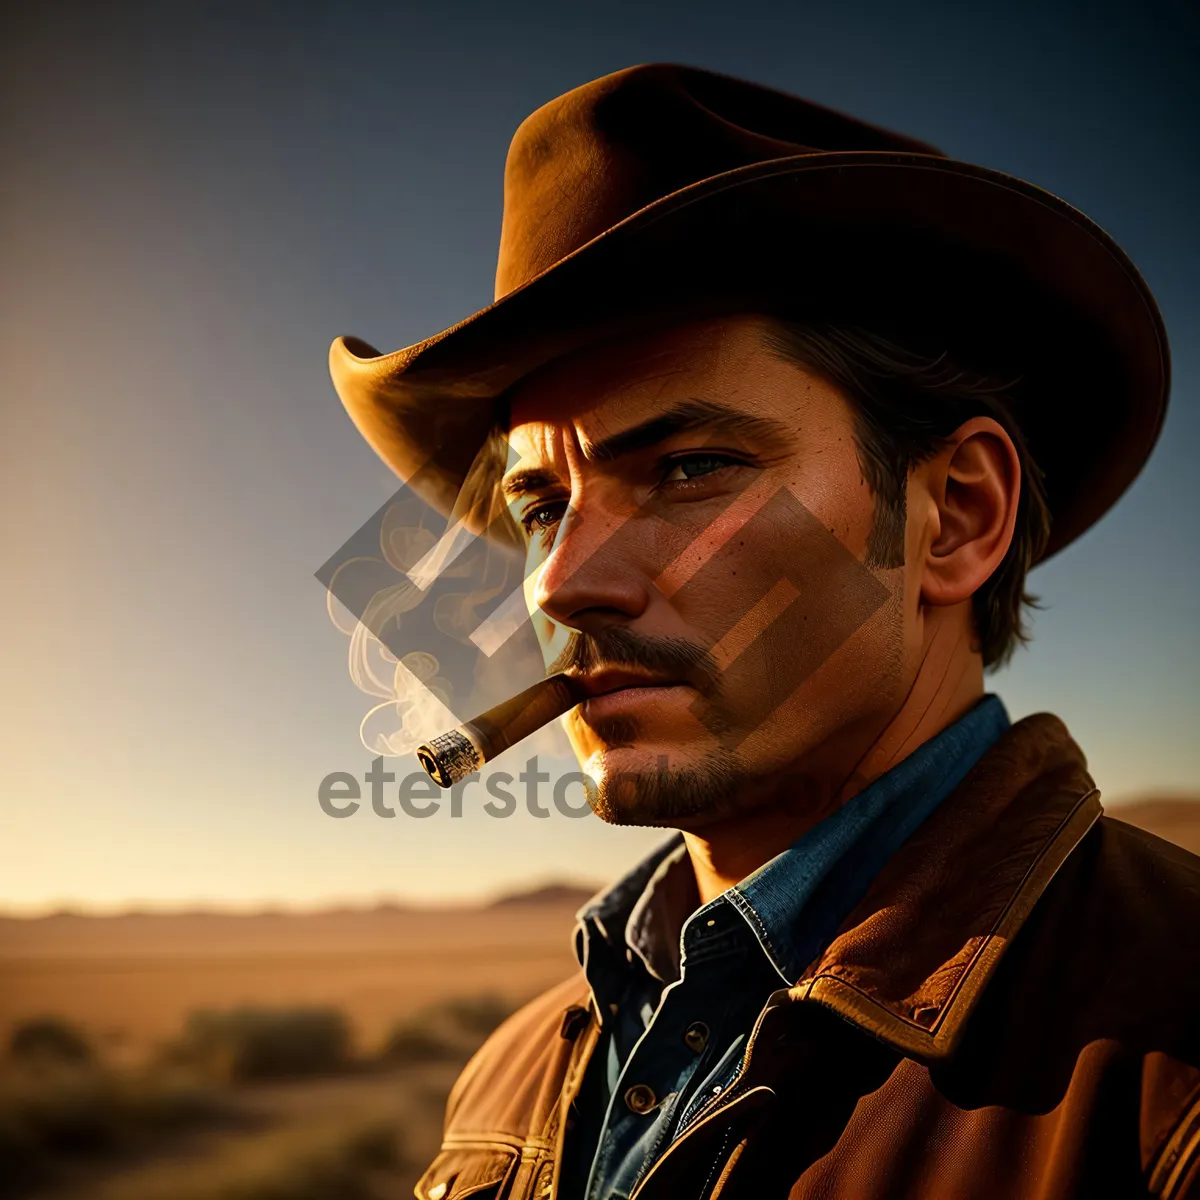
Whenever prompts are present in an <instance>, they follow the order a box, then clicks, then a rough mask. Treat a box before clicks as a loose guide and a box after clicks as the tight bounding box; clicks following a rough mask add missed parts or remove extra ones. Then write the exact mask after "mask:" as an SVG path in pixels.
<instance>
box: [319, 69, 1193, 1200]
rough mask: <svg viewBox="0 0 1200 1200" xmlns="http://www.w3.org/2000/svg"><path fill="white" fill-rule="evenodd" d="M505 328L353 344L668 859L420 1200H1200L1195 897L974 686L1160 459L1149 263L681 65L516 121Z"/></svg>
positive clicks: (628, 899) (382, 426)
mask: <svg viewBox="0 0 1200 1200" xmlns="http://www.w3.org/2000/svg"><path fill="white" fill-rule="evenodd" d="M497 297H498V299H497V302H496V304H494V305H493V306H492V307H491V308H489V309H486V310H484V311H483V312H481V313H479V314H476V316H475V317H473V318H471V319H470V320H469V321H467V322H465V323H463V324H462V325H459V326H456V327H454V328H453V329H452V330H450V331H447V332H446V333H445V334H442V335H439V336H438V337H437V338H434V339H431V340H430V341H428V342H425V343H422V344H420V345H419V346H416V347H411V348H409V349H407V350H402V351H399V352H397V353H395V354H392V355H386V356H381V355H378V354H377V353H376V352H375V351H374V350H372V349H371V348H370V347H367V346H365V345H364V344H362V343H358V342H355V341H352V340H339V341H338V342H336V343H335V345H334V348H333V352H332V358H331V363H332V369H333V375H334V379H335V382H336V384H337V387H338V390H339V393H340V394H341V396H342V399H343V401H344V402H345V403H346V405H347V407H348V409H349V411H350V412H351V415H352V416H353V417H354V419H355V421H356V422H357V423H358V425H359V427H360V429H362V431H363V433H364V434H365V435H366V437H367V438H368V439H369V440H370V441H371V443H372V444H373V445H374V446H375V447H376V449H377V450H378V451H379V452H380V453H381V454H382V456H383V457H384V458H385V460H386V461H388V462H389V463H390V464H391V465H392V466H393V467H394V468H395V469H396V470H397V472H398V473H399V474H400V475H401V476H402V477H403V478H404V479H406V480H407V481H408V482H410V484H411V485H412V486H414V487H416V488H417V489H418V490H419V491H421V493H422V494H423V495H425V496H427V497H429V498H430V499H431V500H433V501H434V502H436V503H438V504H440V505H441V506H442V507H443V508H444V509H446V510H450V509H452V508H454V507H455V506H457V509H456V511H457V512H458V513H460V514H466V515H467V516H468V518H469V519H470V520H471V521H472V522H473V523H474V524H475V526H476V527H477V528H480V529H483V530H486V532H487V534H488V536H490V537H494V538H496V539H497V540H502V541H506V542H508V543H509V544H515V545H516V546H518V547H519V552H520V553H521V554H523V555H524V557H525V560H526V564H527V570H528V573H529V583H528V587H527V594H528V596H529V598H530V599H531V600H532V609H533V621H534V627H535V630H536V632H537V636H538V639H539V642H540V644H541V646H542V650H543V653H544V656H545V659H546V663H547V668H548V669H549V670H566V671H568V672H570V673H572V674H575V675H576V676H578V678H579V679H580V681H581V684H582V686H583V687H584V688H585V690H586V692H587V693H588V699H587V700H586V701H585V702H584V703H582V704H580V705H579V706H577V707H576V708H575V709H573V710H572V711H571V712H570V713H569V714H568V715H567V717H566V718H565V725H566V729H567V732H568V735H569V737H570V739H571V742H572V745H573V747H574V749H575V751H576V754H577V756H578V757H579V760H580V763H581V766H582V768H583V769H584V770H585V771H586V772H587V773H588V774H589V775H590V776H591V778H592V779H594V780H595V781H596V785H597V787H596V794H595V797H594V807H595V808H596V811H597V812H598V813H599V814H600V815H601V816H602V817H604V818H605V819H606V820H608V821H611V822H614V823H618V824H619V823H632V824H646V825H661V826H664V827H669V828H673V829H676V830H678V831H680V833H679V835H678V836H677V837H676V839H675V840H673V841H671V842H669V843H668V844H667V845H665V846H664V847H663V848H662V849H661V850H660V851H658V852H657V853H655V854H654V855H652V856H651V857H650V858H649V859H648V860H647V861H646V862H644V863H642V864H641V865H640V866H638V867H637V868H635V869H634V870H633V871H632V872H630V874H629V875H628V876H627V877H626V878H624V879H623V880H621V881H620V882H619V883H617V884H616V885H615V886H614V887H612V888H611V889H608V890H607V891H606V892H604V893H603V894H601V895H600V896H599V897H597V898H596V899H595V900H594V901H593V902H591V903H590V904H589V905H588V906H586V907H585V908H584V909H583V910H582V912H581V914H580V921H579V928H578V931H577V937H576V947H577V951H578V954H579V959H580V964H581V968H582V970H581V973H580V975H579V976H578V977H576V978H573V979H570V980H568V981H567V982H566V983H564V984H563V985H562V986H560V987H558V988H556V989H554V990H552V991H551V992H549V993H547V994H546V995H544V996H542V997H541V998H539V999H538V1000H536V1001H534V1002H533V1003H532V1004H530V1005H529V1006H527V1007H526V1008H525V1009H523V1010H522V1011H521V1012H520V1013H518V1014H517V1015H516V1016H514V1017H513V1018H512V1019H511V1020H509V1021H508V1022H507V1023H506V1024H505V1025H504V1026H503V1027H502V1028H501V1029H500V1030H498V1031H497V1033H496V1034H495V1035H494V1036H493V1037H492V1039H491V1040H490V1041H489V1042H488V1043H487V1045H486V1046H485V1047H484V1048H483V1049H482V1050H481V1051H480V1053H479V1054H478V1055H477V1056H476V1057H475V1058H474V1059H473V1060H472V1062H471V1063H470V1065H469V1066H468V1067H467V1068H466V1070H465V1071H464V1073H463V1075H462V1077H461V1078H460V1080H459V1082H458V1084H457V1085H456V1087H455V1089H454V1091H453V1093H452V1095H451V1097H450V1101H449V1104H448V1109H447V1116H446V1129H445V1142H444V1146H443V1149H442V1152H441V1153H440V1154H439V1156H438V1158H437V1159H436V1161H435V1162H434V1163H433V1164H432V1165H431V1166H430V1168H429V1170H428V1171H427V1172H426V1173H425V1175H424V1177H423V1178H422V1180H421V1182H420V1184H419V1185H418V1189H417V1194H418V1195H419V1196H421V1197H423V1198H428V1200H446V1198H450V1197H460V1196H475V1197H506V1198H512V1197H533V1196H538V1197H542V1196H562V1197H568V1198H570V1200H576V1198H580V1197H586V1198H587V1200H606V1198H609V1197H622V1198H628V1197H632V1196H637V1197H639V1198H640V1200H658V1198H660V1197H697V1198H700V1197H704V1198H708V1197H717V1196H719V1197H722V1198H723V1200H728V1198H731V1197H771V1196H778V1197H783V1196H791V1197H794V1198H800V1197H822V1198H825V1197H845V1198H847V1200H850V1198H853V1200H864V1198H867V1197H885V1196H886V1197H890V1196H911V1197H925V1198H931V1200H932V1198H946V1200H949V1198H951V1197H955V1198H957V1197H967V1196H970V1197H990V1196H996V1197H1047V1198H1048V1197H1063V1196H1096V1195H1121V1196H1137V1195H1143V1196H1145V1195H1154V1196H1159V1197H1180V1196H1184V1195H1187V1194H1189V1189H1191V1190H1195V1189H1196V1187H1197V1180H1200V950H1198V945H1197V943H1198V940H1200V939H1198V934H1197V931H1198V930H1200V861H1198V860H1197V859H1195V858H1193V857H1192V856H1190V855H1188V854H1186V853H1184V852H1182V851H1180V850H1177V849H1175V848H1174V847H1171V846H1170V845H1168V844H1166V843H1164V842H1161V841H1159V840H1157V839H1155V838H1153V837H1151V836H1149V835H1147V834H1144V833H1141V832H1139V831H1137V830H1135V829H1133V828H1131V827H1130V826H1127V825H1125V824H1123V823H1121V822H1119V821H1115V820H1112V819H1111V818H1108V817H1105V816H1102V815H1101V808H1100V804H1099V799H1098V793H1097V791H1096V788H1095V785H1094V784H1093V782H1092V780H1091V779H1090V777H1089V776H1088V774H1087V770H1086V765H1085V761H1084V758H1083V755H1082V753H1081V751H1080V750H1079V748H1078V747H1077V746H1076V745H1075V743H1074V742H1073V741H1072V740H1071V738H1070V735H1069V734H1068V732H1067V730H1066V729H1065V728H1064V726H1063V725H1062V723H1061V722H1060V721H1059V720H1058V719H1057V718H1055V717H1052V716H1050V715H1048V714H1040V715H1037V716H1033V717H1029V718H1026V719H1025V720H1023V721H1020V722H1018V723H1017V724H1015V725H1012V724H1010V722H1009V720H1008V717H1007V714H1006V713H1005V711H1004V708H1003V705H1002V704H1001V702H1000V701H999V699H998V698H996V697H994V696H987V695H985V694H984V690H983V671H984V668H985V667H988V666H992V665H995V664H997V663H999V662H1001V661H1003V660H1004V659H1005V658H1006V657H1007V655H1008V654H1009V653H1010V652H1011V651H1012V649H1013V647H1014V645H1015V644H1017V643H1018V642H1019V641H1021V640H1022V639H1023V638H1024V636H1025V635H1024V629H1023V625H1022V604H1023V603H1025V602H1026V600H1027V597H1026V594H1025V578H1026V573H1027V571H1028V569H1029V568H1030V567H1031V566H1032V565H1033V564H1034V563H1036V562H1038V561H1040V560H1041V559H1043V558H1045V557H1046V556H1047V555H1048V554H1051V553H1054V552H1057V551H1058V550H1060V549H1062V548H1063V547H1064V546H1065V545H1067V544H1068V543H1069V542H1070V541H1071V540H1073V539H1074V538H1075V537H1077V536H1078V535H1079V534H1080V533H1082V532H1083V531H1084V530H1085V529H1086V528H1087V527H1088V526H1090V525H1091V524H1092V523H1093V522H1094V521H1095V520H1096V519H1097V518H1098V517H1099V516H1100V515H1101V514H1102V513H1103V512H1104V511H1105V510H1106V509H1107V508H1108V507H1109V506H1110V505H1111V504H1112V503H1113V502H1114V501H1115V500H1116V499H1117V497H1118V496H1119V495H1120V494H1121V492H1122V491H1123V490H1124V489H1125V488H1126V487H1127V486H1128V484H1129V483H1130V481H1131V480H1132V479H1133V478H1134V476H1135V475H1136V473H1137V472H1138V470H1139V469H1140V468H1141V466H1142V464H1143V463H1144V461H1145V460H1146V458H1147V456H1148V454H1149V452H1150V449H1151V447H1152V445H1153V443H1154V440H1155V438H1156V436H1157V433H1158V430H1159V428H1160V426H1161V422H1162V418H1163V412H1164V408H1165V404H1166V395H1167V357H1166V354H1167V352H1166V340H1165V334H1164V332H1163V329H1162V326H1161V321H1160V319H1159V316H1158V313H1157V310H1156V308H1155V306H1154V303H1153V300H1152V298H1151V297H1150V295H1149V293H1148V291H1147V290H1146V287H1145V285H1144V283H1143V282H1142V280H1141V278H1140V276H1139V275H1138V274H1137V272H1136V270H1135V269H1134V268H1133V266H1132V265H1131V264H1130V263H1129V261H1128V259H1127V258H1126V257H1125V256H1124V255H1123V254H1122V252H1121V251H1120V250H1119V249H1118V248H1117V247H1116V246H1115V245H1114V244H1113V243H1112V241H1111V239H1109V238H1108V237H1107V236H1106V235H1105V234H1104V233H1103V232H1102V231H1100V230H1099V229H1097V228H1096V227H1095V226H1094V225H1092V224H1091V223H1090V222H1089V221H1088V220H1087V219H1086V218H1085V217H1083V216H1082V215H1081V214H1079V213H1077V212H1076V211H1075V210H1074V209H1072V208H1070V207H1069V206H1068V205H1066V204H1065V203H1063V202H1062V201H1060V200H1058V199H1057V198H1055V197H1053V196H1050V195H1048V194H1047V193H1044V192H1041V191H1039V190H1038V189H1036V188H1033V187H1031V186H1030V185H1028V184H1024V183H1021V182H1020V181H1017V180H1013V179H1011V178H1010V177H1007V176H1003V175H999V174H997V173H995V172H990V171H986V170H984V169H982V168H978V167H973V166H970V165H967V164H962V163H956V162H952V161H950V160H948V159H946V158H944V157H942V156H941V155H939V154H938V152H937V151H935V150H933V149H932V148H931V147H928V146H925V145H923V144H921V143H917V142H913V141H912V140H910V139H907V138H904V137H901V136H899V135H896V134H892V133H889V132H886V131H884V130H880V129H876V128H872V127H869V126H866V125H864V124H862V123H861V122H858V121H855V120H853V119H851V118H849V117H844V116H841V115H839V114H836V113H832V112H829V111H827V110H824V109H820V108H817V107H816V106H814V105H811V104H808V103H806V102H804V101H802V100H798V99H796V98H794V97H790V96H786V95H782V94H780V93H777V92H772V91H769V90H767V89H764V88H759V87H756V86H754V85H752V84H748V83H743V82H741V81H738V80H733V79H728V78H725V77H722V76H717V75H713V74H710V73H708V72H704V71H698V70H691V69H687V68H682V67H671V66H650V67H638V68H634V69H631V70H629V71H623V72H619V73H618V74H616V75H612V76H608V77H606V78H604V79H601V80H597V81H595V82H593V83H590V84H588V85H585V86H584V87H581V88H579V89H576V90H575V91H573V92H571V93H568V94H567V95H566V96H563V97H560V98H559V99H558V100H556V101H554V102H552V103H551V104H549V105H547V106H546V107H544V108H543V109H540V110H539V111H538V112H537V113H535V114H533V116H532V117H530V118H529V119H528V120H527V121H526V122H525V123H524V124H523V125H522V127H521V129H520V130H519V131H518V133H517V135H516V137H515V139H514V141H513V145H512V148H511V150H510V153H509V159H508V167H507V174H506V186H505V216H504V227H503V231H502V235H501V246H500V267H499V272H498V276H497Z"/></svg>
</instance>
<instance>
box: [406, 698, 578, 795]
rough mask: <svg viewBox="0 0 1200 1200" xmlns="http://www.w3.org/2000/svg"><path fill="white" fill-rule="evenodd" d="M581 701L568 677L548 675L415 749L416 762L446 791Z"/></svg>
mask: <svg viewBox="0 0 1200 1200" xmlns="http://www.w3.org/2000/svg"><path fill="white" fill-rule="evenodd" d="M586 698H587V697H586V694H585V693H584V692H583V691H581V690H580V689H579V688H578V685H577V684H576V683H575V682H574V681H573V680H572V679H571V678H570V677H569V676H567V675H551V676H550V678H549V679H543V680H542V681H541V682H540V683H535V684H534V685H533V687H530V688H526V689H525V690H524V691H523V692H518V693H517V695H515V696H513V697H512V698H511V699H509V700H505V701H503V702H502V703H500V704H497V705H496V707H495V708H489V709H488V710H487V712H485V713H480V715H479V716H477V717H475V718H474V719H473V720H471V721H467V722H466V724H464V725H460V726H459V727H458V728H457V729H451V730H450V732H449V733H443V734H441V735H440V736H438V737H435V738H432V739H430V740H429V741H428V742H426V743H425V744H424V745H423V746H418V747H417V760H418V761H419V762H420V764H421V766H423V767H424V768H425V770H426V771H428V772H429V777H430V779H432V780H433V781H434V783H436V784H437V785H438V787H444V788H448V787H451V786H453V785H454V784H456V783H457V782H458V781H459V780H460V779H465V778H466V777H467V776H468V775H470V774H471V773H472V772H474V771H478V770H479V768H480V767H482V766H483V764H484V763H485V762H489V761H490V760H491V759H493V758H495V757H496V755H497V754H500V753H502V752H503V751H505V750H507V749H508V748H509V746H515V745H516V744H517V742H519V741H521V739H522V738H527V737H528V736H529V735H530V734H531V733H536V732H537V731H538V730H539V729H541V728H542V726H543V725H548V724H549V723H550V722H551V721H553V720H554V718H555V717H561V716H562V715H563V713H565V712H568V711H569V710H570V709H572V708H574V707H575V705H576V704H578V703H579V702H580V701H581V700H585V699H586Z"/></svg>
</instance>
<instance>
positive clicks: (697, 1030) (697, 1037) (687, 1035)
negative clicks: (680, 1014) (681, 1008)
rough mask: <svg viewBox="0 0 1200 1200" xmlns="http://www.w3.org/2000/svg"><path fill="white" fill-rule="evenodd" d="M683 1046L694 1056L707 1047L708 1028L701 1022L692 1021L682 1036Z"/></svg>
mask: <svg viewBox="0 0 1200 1200" xmlns="http://www.w3.org/2000/svg"><path fill="white" fill-rule="evenodd" d="M683 1044H684V1045H685V1046H687V1048H688V1049H689V1050H691V1051H692V1052H693V1053H695V1054H699V1053H700V1051H701V1050H703V1049H704V1047H705V1046H707V1045H708V1026H707V1025H705V1023H704V1022H703V1021H693V1022H692V1023H691V1024H690V1025H689V1026H688V1027H687V1029H686V1030H684V1034H683Z"/></svg>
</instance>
